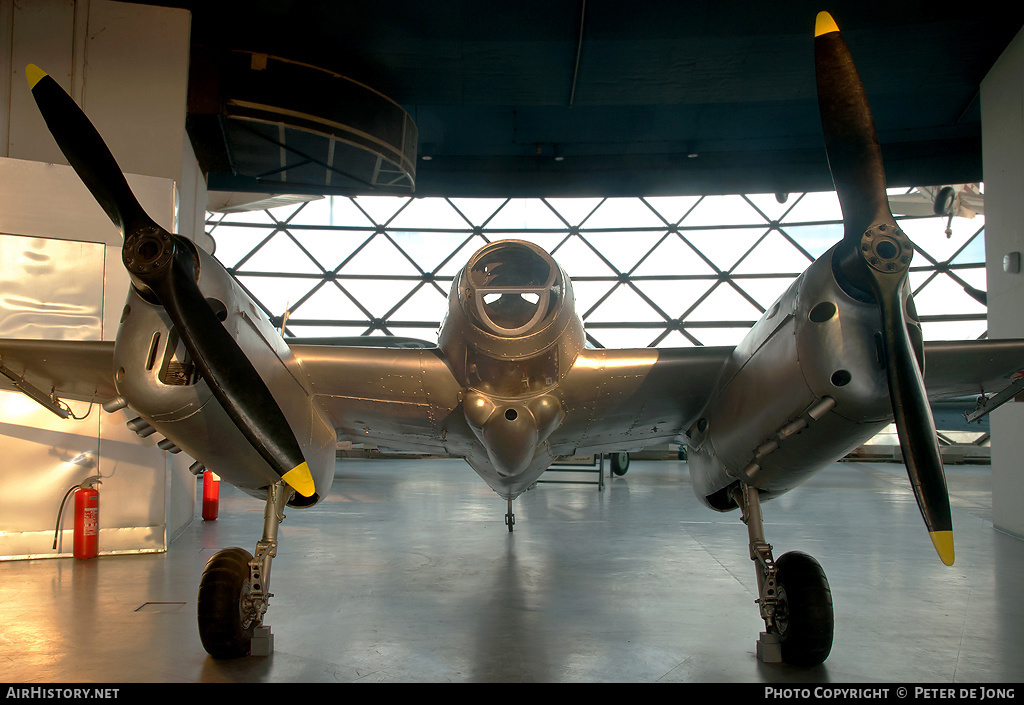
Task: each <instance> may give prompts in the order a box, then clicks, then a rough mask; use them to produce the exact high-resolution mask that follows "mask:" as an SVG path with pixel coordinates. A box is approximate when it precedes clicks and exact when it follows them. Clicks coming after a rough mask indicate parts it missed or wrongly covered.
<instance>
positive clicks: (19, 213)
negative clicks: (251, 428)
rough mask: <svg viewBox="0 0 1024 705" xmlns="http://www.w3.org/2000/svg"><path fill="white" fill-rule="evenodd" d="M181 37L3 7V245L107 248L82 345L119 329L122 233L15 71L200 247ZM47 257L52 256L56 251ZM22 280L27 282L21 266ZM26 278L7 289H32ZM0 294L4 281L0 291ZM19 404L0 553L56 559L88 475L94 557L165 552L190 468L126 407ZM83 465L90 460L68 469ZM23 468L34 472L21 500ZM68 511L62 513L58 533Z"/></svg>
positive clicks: (117, 20) (159, 25) (123, 8)
mask: <svg viewBox="0 0 1024 705" xmlns="http://www.w3.org/2000/svg"><path fill="white" fill-rule="evenodd" d="M189 40H190V17H189V13H188V12H186V11H184V10H177V9H168V8H158V7H149V6H143V5H129V4H125V3H119V2H110V1H109V0H30V1H29V0H19V1H17V2H16V1H15V0H0V61H2V64H0V237H3V238H7V239H8V240H10V242H11V243H13V244H12V247H14V250H12V251H15V252H20V251H21V250H20V249H19V247H21V246H20V244H19V243H20V242H21V241H24V242H30V243H36V245H38V246H40V247H41V246H42V244H45V242H54V243H56V242H59V241H71V242H72V243H75V242H79V243H89V244H90V247H89V251H93V250H95V246H93V245H92V244H93V243H96V244H98V246H99V247H100V250H101V251H102V252H105V255H103V256H101V260H102V261H101V262H100V263H99V265H98V267H99V271H100V276H101V279H102V304H101V305H100V306H99V309H100V311H99V315H100V323H99V326H98V328H97V329H96V330H95V331H94V333H95V335H93V333H90V334H89V335H88V336H87V337H93V338H94V339H95V338H100V339H103V340H112V339H113V338H114V336H115V335H116V332H117V328H118V322H119V319H120V314H121V310H122V308H123V305H124V298H125V294H126V292H127V289H128V276H127V273H126V272H125V271H124V268H123V266H122V265H121V261H120V260H121V257H120V242H121V237H120V233H118V232H117V230H116V229H115V228H114V226H113V225H112V224H111V223H110V221H109V220H108V219H107V218H106V216H105V215H104V213H103V211H102V210H101V209H100V207H99V206H98V205H97V204H96V203H95V201H94V200H93V199H92V197H91V196H90V194H89V193H88V191H87V190H86V189H85V187H84V186H83V185H82V184H81V182H80V181H79V180H78V178H77V176H75V174H74V173H73V172H72V170H71V169H70V168H69V167H66V166H62V165H66V164H67V161H66V160H65V159H64V157H63V155H62V154H61V153H60V151H59V149H58V148H57V146H56V144H55V143H54V141H53V138H52V137H51V136H50V134H49V132H48V131H47V129H46V126H45V124H44V123H43V120H42V117H41V116H40V114H39V111H38V110H37V108H36V106H35V101H34V100H33V98H32V95H31V92H30V91H29V89H28V84H27V82H26V80H25V72H24V67H25V65H26V64H29V63H34V64H36V65H38V66H40V67H41V68H42V69H43V70H44V71H46V72H47V73H49V74H50V75H51V76H52V77H53V78H54V79H56V80H57V82H58V83H60V84H61V85H62V86H63V87H64V89H65V90H67V91H68V92H69V93H70V95H71V96H72V98H74V99H75V100H76V102H78V104H79V105H81V106H82V107H83V109H84V110H85V111H86V113H87V114H88V116H89V118H90V120H92V122H93V124H95V125H96V127H97V129H98V130H99V132H100V134H101V135H102V136H103V138H104V140H105V141H106V142H107V144H108V145H109V146H110V149H111V151H112V152H113V154H114V156H115V158H116V159H117V161H118V163H119V165H120V166H121V169H122V170H123V171H124V172H125V173H126V174H128V180H129V183H130V185H131V186H132V188H133V189H134V190H135V191H136V195H137V197H138V198H139V200H140V202H142V204H143V206H144V207H145V208H146V210H147V211H148V212H149V213H150V215H151V216H152V217H153V218H154V219H155V220H156V221H157V222H158V223H160V224H161V225H163V226H164V227H165V228H168V229H169V230H172V231H176V232H179V233H181V234H183V235H185V236H187V237H192V238H193V239H196V240H197V241H198V242H199V244H200V245H201V246H205V247H209V243H210V239H209V238H208V237H207V236H206V235H205V232H204V228H203V221H204V218H205V211H206V186H205V180H204V179H203V177H202V174H201V172H200V169H199V165H198V162H197V160H196V158H195V155H194V154H193V151H192V148H191V144H190V142H189V139H188V135H187V133H186V131H185V111H186V100H187V88H188V63H189ZM32 238H44V239H45V240H43V239H40V240H36V241H33V240H32ZM33 246H35V245H33ZM22 249H24V248H22ZM52 249H53V251H54V252H58V253H59V252H61V251H62V247H61V246H59V245H54V246H53V248H52ZM83 259H84V258H83ZM66 265H67V266H68V267H70V270H69V271H71V275H70V276H74V275H75V268H76V267H78V266H81V267H86V268H88V269H89V272H84V271H83V275H86V274H88V275H89V276H91V272H93V270H96V269H97V265H96V264H95V263H92V264H89V263H85V262H82V263H81V264H79V263H77V262H74V261H71V262H68V263H66ZM18 276H19V277H21V276H24V277H27V278H28V279H31V278H32V274H31V273H30V272H28V271H27V270H26V272H25V273H24V274H23V275H22V274H19V275H18ZM28 279H22V280H21V281H19V282H15V283H10V284H9V286H8V288H9V287H10V286H21V284H25V285H26V286H29V285H31V284H32V282H30V281H28ZM4 286H5V284H4V282H3V281H0V295H2V294H3V293H4V292H3V291H2V289H3V287H4ZM42 288H43V289H44V290H45V286H44V287H42ZM33 290H34V291H37V290H40V287H38V286H37V287H35V289H33ZM0 299H2V296H0ZM43 303H45V302H43ZM38 308H39V309H40V310H43V309H45V306H40V307H38ZM2 309H3V307H2V306H0V319H3V313H4V311H3V310H2ZM33 325H34V326H35V325H36V324H33ZM28 330H29V331H30V333H28V334H26V337H64V338H67V337H74V336H73V335H72V334H69V333H68V332H67V331H60V330H57V331H54V330H53V329H52V326H51V327H49V328H48V327H47V326H46V324H45V323H44V324H42V325H38V326H36V327H35V328H34V329H33V328H31V327H30V328H29V329H28ZM32 330H36V331H38V332H39V334H38V336H37V335H34V334H32V333H31V331H32ZM90 330H91V329H90ZM25 401H26V400H25V398H24V397H22V396H21V395H19V394H13V393H0V406H4V407H5V408H6V407H8V406H9V407H10V409H8V411H6V412H4V413H3V414H0V416H3V418H2V419H0V422H3V425H4V429H6V431H5V433H6V435H5V436H0V453H2V454H3V455H4V456H5V457H8V459H10V458H11V457H15V456H16V457H18V458H21V459H22V460H23V462H21V463H20V467H17V468H16V467H12V466H11V464H10V463H0V488H2V489H3V491H2V492H0V495H2V496H4V497H8V498H9V500H10V502H11V503H10V504H6V505H5V504H4V502H5V500H3V499H2V497H0V524H4V522H7V523H10V522H11V521H15V522H16V523H18V524H19V526H18V527H17V528H16V530H15V531H14V532H12V531H11V527H10V526H6V525H4V526H0V529H3V530H0V537H2V539H3V540H2V541H0V544H3V545H0V555H8V556H11V555H40V556H42V555H54V554H55V553H56V554H60V555H67V554H68V553H70V550H71V544H70V539H68V538H66V539H65V541H64V545H63V551H60V550H58V551H57V552H54V551H52V549H51V548H50V542H51V541H52V535H53V524H54V520H55V518H56V512H57V506H58V504H59V502H60V498H61V496H62V495H63V492H64V491H65V490H66V489H67V487H69V486H70V485H72V484H74V483H75V482H78V481H81V480H82V479H84V477H85V476H86V475H88V474H92V473H95V472H97V471H98V472H99V473H100V474H101V475H102V476H103V478H104V484H103V486H102V487H101V490H100V492H101V512H100V551H101V553H111V552H115V553H120V552H138V551H150V550H162V549H163V548H166V544H167V542H169V541H170V539H171V538H173V536H174V535H176V534H177V533H178V532H179V531H180V529H181V528H182V527H183V526H184V525H187V523H188V522H189V521H191V518H192V516H193V514H194V513H195V489H196V484H195V478H194V477H193V476H192V475H191V474H190V473H189V472H188V470H187V467H188V465H189V463H190V462H191V460H190V459H188V458H186V457H185V455H184V454H183V453H182V454H178V455H174V456H171V455H169V454H167V453H165V452H164V451H161V450H158V449H157V448H155V441H156V440H157V439H156V438H150V439H139V438H138V437H137V436H135V434H133V433H131V432H130V431H128V430H127V429H126V428H125V426H124V424H125V421H126V420H127V419H128V418H129V417H130V416H129V415H128V411H127V410H125V411H120V412H116V413H114V414H107V413H105V412H102V411H98V410H94V411H93V412H92V414H91V415H90V417H89V419H87V420H86V421H82V422H78V421H62V420H60V419H57V417H55V416H52V415H51V414H49V412H47V411H45V410H43V409H42V408H41V407H35V405H34V403H32V402H29V406H28V407H25V404H24V402H25ZM75 406H76V407H77V406H84V405H78V404H76V405H75ZM81 411H82V410H81V409H76V412H78V413H81ZM51 456H52V457H51ZM82 457H86V459H87V460H88V462H86V463H81V462H79V463H77V464H76V463H74V462H69V461H68V458H72V459H75V458H78V459H81V458H82ZM87 466H88V467H87ZM26 468H31V469H30V470H29V472H30V473H32V474H31V478H30V479H31V482H30V483H28V484H29V485H30V486H31V497H32V501H31V502H30V501H29V497H28V496H27V495H26V491H25V490H26ZM33 470H34V472H32V471H33ZM104 500H106V501H104ZM68 516H69V511H68V510H67V509H65V522H64V524H63V526H65V527H70V521H68V520H67V518H68ZM40 527H42V528H40ZM47 527H48V528H47Z"/></svg>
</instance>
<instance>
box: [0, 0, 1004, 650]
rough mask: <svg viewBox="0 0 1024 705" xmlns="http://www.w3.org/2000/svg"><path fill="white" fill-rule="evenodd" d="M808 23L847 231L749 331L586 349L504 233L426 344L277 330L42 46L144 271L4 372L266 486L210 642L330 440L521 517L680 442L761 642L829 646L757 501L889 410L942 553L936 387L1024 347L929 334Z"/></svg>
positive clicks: (540, 261) (214, 565)
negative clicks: (77, 335)
mask: <svg viewBox="0 0 1024 705" xmlns="http://www.w3.org/2000/svg"><path fill="white" fill-rule="evenodd" d="M814 43H815V63H816V67H817V85H818V97H819V105H820V110H821V120H822V126H823V131H824V136H825V143H826V147H827V153H828V160H829V166H830V168H831V170H832V174H833V179H834V182H835V186H836V189H837V192H838V195H839V200H840V203H841V205H842V210H843V218H844V225H845V230H844V235H843V238H842V240H841V241H840V242H839V243H837V244H836V245H835V246H834V247H833V248H832V249H831V250H829V251H828V252H826V253H825V254H824V255H822V256H821V257H820V258H819V259H818V260H817V261H815V262H814V263H812V264H811V265H810V266H809V267H808V268H807V270H806V271H805V272H804V273H803V274H802V275H801V276H800V277H799V278H797V279H796V281H795V282H794V283H793V284H792V286H790V287H789V289H788V290H787V291H786V292H785V293H784V294H783V295H782V296H781V297H780V298H779V299H778V301H777V302H776V303H775V304H774V305H773V306H772V307H771V308H770V309H769V310H768V311H767V312H765V314H764V315H763V316H762V318H761V319H760V320H759V321H758V322H757V323H756V324H755V325H754V326H753V328H751V330H750V331H749V333H748V334H747V336H746V337H745V338H744V340H743V341H742V342H741V343H740V344H739V345H738V346H736V347H735V348H731V347H706V348H699V347H698V348H686V349H650V348H645V349H634V350H603V349H601V350H594V349H588V348H587V347H586V346H585V336H584V330H583V324H582V321H581V319H580V317H579V316H578V315H577V313H576V311H575V310H574V303H573V293H572V282H571V281H570V280H569V278H568V277H567V276H566V274H565V272H564V271H563V270H562V269H561V268H560V267H559V266H558V265H557V264H556V263H555V262H554V260H552V258H551V257H550V256H549V255H548V254H547V253H546V252H545V251H543V250H542V249H540V248H539V247H537V246H535V245H533V244H530V243H527V242H522V241H515V240H505V241H498V242H493V243H491V244H488V245H487V246H485V247H483V248H482V249H481V250H479V251H478V252H477V253H476V254H475V255H473V257H472V258H471V259H470V260H469V262H468V264H466V266H465V268H464V269H463V270H462V271H461V272H460V273H459V274H458V276H456V278H455V280H454V282H453V285H452V289H451V294H450V296H449V299H448V311H447V314H446V316H445V318H444V321H443V322H442V324H441V328H440V332H439V340H438V345H437V347H436V348H419V349H417V348H401V347H396V348H368V347H352V346H325V345H298V344H295V345H291V346H289V344H288V343H287V342H286V341H285V340H283V339H282V338H281V337H280V335H279V334H278V333H277V331H276V330H275V329H274V327H273V326H272V324H271V322H270V321H269V320H268V319H267V317H266V316H265V315H263V313H262V312H261V311H260V309H259V308H258V307H257V306H255V305H254V303H253V302H252V300H251V299H250V298H249V297H248V296H247V295H246V294H245V292H244V291H243V290H242V289H241V288H240V287H239V285H238V284H237V283H236V282H235V281H234V280H233V279H232V277H231V276H229V275H228V273H227V272H226V271H225V269H224V268H223V267H222V266H221V265H220V264H219V263H218V262H217V261H216V260H215V259H214V258H213V257H212V256H210V255H209V254H207V253H206V252H203V251H202V250H200V249H198V248H197V247H196V246H195V245H193V244H192V243H191V242H190V241H188V240H186V239H184V238H182V237H178V236H176V235H172V234H170V233H168V232H166V231H165V230H163V229H162V228H161V227H160V226H158V225H156V224H155V223H154V222H153V220H152V219H151V218H150V217H149V216H148V215H147V214H146V213H145V212H144V211H143V209H142V208H141V206H140V205H139V203H138V201H137V200H136V199H135V197H134V195H133V194H132V192H131V190H130V189H129V188H128V185H127V183H126V181H125V179H124V177H123V175H122V173H121V171H120V169H119V168H118V166H117V164H116V162H115V161H114V158H113V156H112V155H111V154H110V152H109V150H108V149H107V147H106V145H105V144H104V143H103V141H102V139H101V138H100V136H99V135H98V133H97V132H96V131H95V129H94V128H93V127H92V125H91V124H90V123H89V121H88V119H87V118H86V117H85V115H84V114H83V113H82V111H81V110H80V109H79V108H78V107H77V106H76V105H75V103H74V102H73V101H72V100H71V99H70V98H69V97H68V96H67V94H66V93H64V91H63V90H62V89H61V88H60V87H59V85H58V84H57V83H56V82H55V81H54V80H53V79H52V78H50V77H49V76H47V75H46V74H45V73H44V72H43V71H41V70H40V69H38V68H36V67H35V66H30V67H29V68H28V70H27V74H28V79H29V83H30V86H31V88H32V93H33V95H34V96H35V99H36V102H37V104H38V106H39V109H40V111H41V112H42V114H43V116H44V119H45V120H46V123H47V125H48V127H49V129H50V131H51V133H52V134H53V136H54V138H55V139H56V141H57V143H58V145H59V146H60V147H61V149H62V150H63V152H64V154H65V155H66V156H67V158H68V161H69V162H70V164H71V166H72V167H73V168H74V169H75V170H76V172H77V173H78V174H79V176H80V177H81V178H82V180H83V181H84V182H85V184H86V186H87V187H88V188H89V190H90V191H91V192H92V194H93V196H94V197H95V198H96V200H97V201H98V203H99V204H100V206H101V207H102V208H103V210H104V211H105V212H106V213H107V215H108V216H109V217H110V219H111V220H112V221H113V222H114V224H115V225H116V226H117V227H118V228H120V229H121V230H122V232H123V234H124V246H123V261H124V265H125V267H126V268H127V269H128V272H129V274H130V276H131V281H132V286H131V289H130V291H129V293H128V301H127V304H126V306H125V313H124V316H123V319H122V322H121V326H120V329H119V331H118V334H117V339H116V341H115V342H112V343H111V342H67V341H26V340H20V341H16V340H6V341H0V355H2V368H3V370H4V371H5V374H7V376H8V377H10V378H11V379H12V380H13V381H14V383H13V384H12V385H10V386H9V387H8V388H11V389H19V390H21V391H26V392H29V393H34V395H35V396H34V398H36V400H37V401H40V402H41V403H43V404H45V405H48V406H51V408H54V409H55V410H59V409H60V407H59V406H57V405H56V403H55V402H54V399H53V397H52V396H48V395H46V394H45V393H41V392H39V391H38V390H40V389H54V394H55V395H58V396H59V397H63V398H67V399H77V400H86V401H96V402H102V403H104V407H105V408H106V409H107V410H108V411H109V410H116V409H121V408H124V407H126V406H127V407H128V408H130V409H131V410H132V411H133V412H134V413H135V414H136V415H137V416H138V420H139V421H140V422H141V423H145V424H148V425H150V426H152V427H153V428H154V429H156V431H157V432H159V433H160V434H162V435H163V436H165V437H166V438H167V439H168V440H169V441H170V442H172V443H173V444H175V445H177V446H178V447H179V448H181V449H183V450H184V451H185V452H187V453H188V454H189V455H191V456H192V457H194V458H195V459H196V460H197V461H198V462H199V463H201V464H202V465H204V466H206V467H208V468H210V469H213V470H215V471H216V472H217V473H218V474H220V475H221V477H222V478H223V479H225V480H227V481H229V482H231V483H233V484H235V485H237V486H238V487H240V488H241V489H243V490H244V491H246V492H248V493H249V494H251V495H254V496H257V497H259V498H265V500H266V513H265V522H264V535H263V537H262V539H261V540H260V541H259V542H258V543H257V545H256V551H255V555H251V554H250V553H249V552H248V551H246V550H243V549H240V548H229V549H225V550H223V551H221V552H219V553H218V554H217V555H215V556H214V557H213V558H212V559H211V560H210V562H209V564H208V565H207V567H206V570H205V572H204V574H203V578H202V581H201V584H200V587H199V599H198V612H199V615H198V617H199V632H200V636H201V639H202V642H203V645H204V647H205V648H206V650H207V651H208V652H209V653H210V654H212V655H214V656H216V657H236V656H242V655H245V654H246V653H248V651H249V648H250V639H251V636H252V634H253V630H254V628H255V627H256V626H258V625H260V624H261V623H262V621H263V618H264V614H265V612H266V610H267V606H268V600H269V597H270V593H269V585H268V581H269V572H270V565H271V561H272V559H273V557H274V555H275V554H276V551H277V532H278V526H279V523H280V520H281V518H282V511H283V509H284V507H285V505H286V504H287V505H289V506H292V507H312V506H314V505H315V504H317V503H318V502H319V501H321V500H322V499H323V498H324V497H325V496H326V495H327V493H328V492H329V491H330V489H331V484H332V482H333V479H334V469H335V447H336V441H337V440H339V439H341V440H354V441H366V442H372V443H377V444H379V445H383V446H388V447H392V448H405V449H410V450H421V451H427V452H431V453H437V454H446V455H449V456H453V457H461V458H465V459H466V461H467V462H468V464H469V465H470V466H471V467H472V468H473V470H475V471H476V472H477V473H478V474H479V475H480V477H481V478H482V479H483V480H484V481H485V482H486V483H487V484H488V485H489V486H490V487H491V488H492V489H494V491H495V492H496V493H497V494H498V495H500V496H501V497H502V498H503V499H505V500H507V502H508V510H509V515H508V516H507V521H508V524H509V530H510V531H511V530H512V524H513V518H512V516H511V507H512V500H514V499H515V498H516V497H517V496H519V495H520V494H521V493H523V492H524V491H526V490H527V489H528V488H530V486H531V485H533V484H534V483H535V482H536V481H537V479H538V478H539V477H540V475H541V474H542V473H543V472H544V471H545V469H547V467H548V466H549V465H550V464H551V462H552V461H553V459H554V458H555V457H556V456H561V455H573V454H590V453H600V452H612V451H623V450H630V449H639V448H642V447H645V446H650V445H654V444H659V443H666V442H683V443H686V444H687V446H688V447H689V453H688V459H689V470H690V476H691V478H692V482H693V487H694V490H695V492H696V493H697V496H698V498H699V499H700V500H701V501H702V502H703V503H704V504H706V505H707V506H708V507H710V508H711V509H714V510H717V511H722V512H724V511H729V510H733V509H739V510H740V516H741V518H742V520H743V521H744V522H745V523H746V525H747V527H748V534H749V549H750V556H751V558H752V560H753V561H754V565H755V570H756V572H757V577H758V590H759V593H760V594H759V599H758V605H759V609H760V613H761V617H762V618H763V619H764V622H765V633H764V634H762V636H761V641H760V642H759V649H758V650H759V654H760V655H761V657H762V658H764V659H765V660H771V659H772V658H773V655H775V656H781V658H782V659H783V660H785V661H787V662H790V663H795V664H803V665H809V664H816V663H820V662H821V661H823V660H824V659H825V658H826V657H827V656H828V654H829V651H830V649H831V646H832V632H833V613H832V597H831V592H830V589H829V586H828V582H827V579H826V578H825V575H824V573H823V572H822V570H821V568H820V566H819V565H818V563H817V561H815V560H814V559H813V558H811V557H810V556H808V555H806V554H804V553H800V552H790V553H786V554H785V555H782V556H780V557H779V558H778V560H776V559H775V558H774V556H773V549H772V546H771V545H769V543H768V542H767V540H766V537H765V535H764V530H763V523H762V519H761V516H762V515H761V505H762V503H763V502H764V501H766V500H770V499H772V498H774V497H777V496H779V495H781V494H783V493H785V492H786V491H788V490H790V489H792V488H794V487H796V486H797V485H799V484H800V483H801V482H803V481H804V480H806V479H807V478H809V477H810V476H811V475H812V474H813V473H815V472H816V471H818V470H820V469H821V468H823V467H825V466H827V465H828V464H830V463H832V462H834V461H835V460H837V459H839V458H842V457H843V456H844V455H846V454H847V453H848V452H849V451H851V450H853V449H855V448H856V447H858V446H859V445H861V444H862V443H864V442H865V441H866V440H868V439H869V438H871V437H872V436H873V435H874V434H876V433H877V432H878V431H879V430H880V429H882V428H883V427H884V426H886V425H887V424H889V423H890V422H892V421H893V420H894V419H895V422H896V425H897V428H898V431H899V438H900V445H901V446H902V450H903V457H904V458H905V462H906V465H907V471H908V474H909V476H910V480H911V484H912V486H913V491H914V493H915V495H916V498H917V502H918V505H919V507H920V510H921V514H922V517H923V519H924V522H925V526H926V529H927V531H928V532H929V535H930V536H931V538H932V542H933V544H934V546H935V549H936V551H937V552H938V554H939V557H940V558H941V560H942V561H943V562H944V563H946V564H952V562H953V557H954V555H953V554H954V550H953V526H952V521H951V517H950V506H949V498H948V494H947V490H946V483H945V477H944V474H943V469H942V461H941V458H940V455H939V451H938V446H937V442H936V433H935V427H934V422H933V420H932V416H931V412H930V409H929V400H935V399H943V398H952V397H962V396H965V395H976V394H991V393H993V392H998V391H1000V390H1002V389H1004V388H1005V387H1007V386H1008V385H1009V383H1010V378H1011V375H1012V374H1013V373H1014V372H1016V371H1017V370H1018V369H1020V368H1022V367H1024V341H1005V340H991V341H974V342H955V343H924V342H923V341H922V336H921V331H920V323H919V321H918V320H917V316H916V312H915V308H914V302H913V299H912V297H911V293H910V287H909V286H908V284H907V272H908V270H909V265H910V261H911V258H912V256H913V252H914V246H913V244H912V243H911V242H910V240H909V239H908V238H907V236H906V235H905V234H904V233H903V232H902V231H901V230H900V228H899V227H898V226H897V224H896V222H895V220H894V218H893V216H892V214H891V212H890V210H889V206H888V202H887V199H886V191H885V179H884V174H883V167H882V160H881V154H880V150H879V146H878V142H877V138H876V135H875V129H874V125H873V121H872V118H871V113H870V110H869V108H868V103H867V100H866V97H865V92H864V89H863V86H862V85H861V82H860V78H859V77H858V75H857V71H856V69H855V67H854V65H853V62H852V59H851V57H850V54H849V52H848V50H847V48H846V45H845V43H844V42H843V40H842V38H841V37H840V33H839V30H838V28H837V27H836V25H835V23H834V22H833V21H832V18H831V17H830V16H829V15H828V14H827V13H821V14H820V15H819V16H818V20H817V25H816V29H815V40H814ZM925 359H927V363H928V366H927V374H926V375H923V374H922V367H923V366H924V362H925ZM925 383H927V389H926V386H925Z"/></svg>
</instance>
